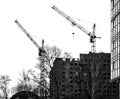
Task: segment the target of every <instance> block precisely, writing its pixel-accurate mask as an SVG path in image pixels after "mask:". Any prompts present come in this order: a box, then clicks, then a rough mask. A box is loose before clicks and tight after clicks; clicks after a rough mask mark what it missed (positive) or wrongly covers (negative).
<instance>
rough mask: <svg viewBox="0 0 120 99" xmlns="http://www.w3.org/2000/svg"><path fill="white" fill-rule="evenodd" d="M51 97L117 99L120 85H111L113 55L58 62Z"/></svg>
mask: <svg viewBox="0 0 120 99" xmlns="http://www.w3.org/2000/svg"><path fill="white" fill-rule="evenodd" d="M93 93H94V96H93ZM50 95H51V98H52V99H90V98H91V97H94V99H117V98H118V84H117V83H116V82H112V83H111V82H110V53H89V54H80V59H74V58H73V59H62V58H57V59H56V60H55V62H54V65H53V68H52V70H51V73H50Z"/></svg>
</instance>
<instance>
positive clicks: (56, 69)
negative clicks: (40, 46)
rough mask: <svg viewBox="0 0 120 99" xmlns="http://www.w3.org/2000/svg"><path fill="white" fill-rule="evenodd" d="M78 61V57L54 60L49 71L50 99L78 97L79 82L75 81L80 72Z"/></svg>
mask: <svg viewBox="0 0 120 99" xmlns="http://www.w3.org/2000/svg"><path fill="white" fill-rule="evenodd" d="M79 62H80V61H79V59H77V60H75V59H72V60H71V59H62V58H57V59H56V60H55V62H54V66H53V68H52V70H51V73H50V94H51V97H52V99H65V98H70V97H71V98H73V97H79V94H78V93H79V91H80V89H79V84H78V83H76V82H75V80H76V77H78V74H79V72H80V63H79ZM76 99H77V98H76Z"/></svg>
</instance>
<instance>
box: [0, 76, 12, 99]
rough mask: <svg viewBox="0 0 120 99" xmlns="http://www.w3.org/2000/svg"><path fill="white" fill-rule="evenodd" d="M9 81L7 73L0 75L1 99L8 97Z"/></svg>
mask: <svg viewBox="0 0 120 99" xmlns="http://www.w3.org/2000/svg"><path fill="white" fill-rule="evenodd" d="M10 81H11V79H10V77H9V76H8V75H0V90H1V92H2V97H3V99H8V94H9V91H10V90H9V88H8V85H9V82H10Z"/></svg>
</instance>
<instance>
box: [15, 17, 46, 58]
mask: <svg viewBox="0 0 120 99" xmlns="http://www.w3.org/2000/svg"><path fill="white" fill-rule="evenodd" d="M15 23H16V24H17V25H18V27H19V28H20V29H21V30H22V31H23V32H24V33H25V34H26V36H27V37H28V38H29V39H30V40H31V41H32V42H33V44H34V45H35V46H36V47H37V48H38V50H39V56H42V55H43V53H45V50H44V39H43V40H42V47H40V46H39V45H38V44H37V42H36V41H35V40H34V39H33V38H32V36H31V35H30V34H29V33H28V32H27V31H26V30H25V29H24V27H23V26H22V25H21V24H20V23H19V21H18V20H17V19H16V20H15Z"/></svg>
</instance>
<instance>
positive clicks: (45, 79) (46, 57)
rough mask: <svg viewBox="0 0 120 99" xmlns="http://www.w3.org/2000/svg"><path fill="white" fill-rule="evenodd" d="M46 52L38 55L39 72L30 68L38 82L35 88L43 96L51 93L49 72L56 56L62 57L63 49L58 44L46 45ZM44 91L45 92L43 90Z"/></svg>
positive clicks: (33, 78)
mask: <svg viewBox="0 0 120 99" xmlns="http://www.w3.org/2000/svg"><path fill="white" fill-rule="evenodd" d="M44 49H45V53H43V54H42V56H40V57H38V60H39V63H38V64H37V66H36V68H37V69H38V73H36V72H35V71H33V70H29V73H30V74H31V75H32V77H31V79H32V80H33V81H34V82H35V83H36V85H37V88H35V90H36V91H37V92H38V93H39V95H40V96H41V95H42V94H43V95H42V96H46V95H48V94H49V73H50V70H51V68H52V66H53V62H54V60H55V58H57V57H60V55H61V50H60V49H59V48H57V47H56V46H52V47H50V46H48V45H47V46H45V48H44ZM43 91H44V92H43Z"/></svg>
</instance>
